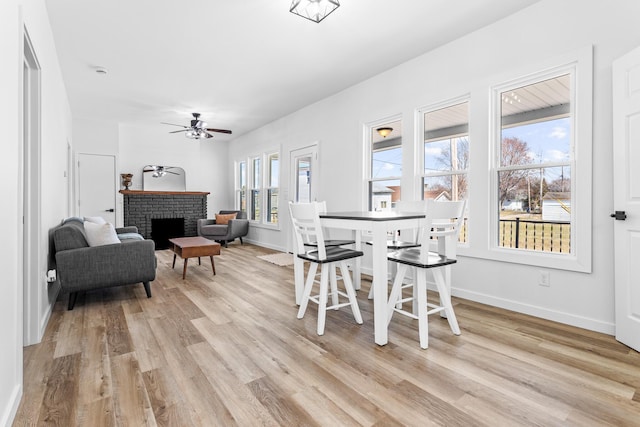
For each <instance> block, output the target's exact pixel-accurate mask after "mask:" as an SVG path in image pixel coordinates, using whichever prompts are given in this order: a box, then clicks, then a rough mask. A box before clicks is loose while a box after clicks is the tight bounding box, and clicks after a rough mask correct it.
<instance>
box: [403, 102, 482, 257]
mask: <svg viewBox="0 0 640 427" xmlns="http://www.w3.org/2000/svg"><path fill="white" fill-rule="evenodd" d="M463 103H466V104H467V110H468V111H467V127H468V129H467V133H466V135H467V138H468V139H469V165H468V168H467V169H464V170H462V169H457V170H455V171H453V170H450V171H444V170H443V171H437V172H432V173H426V172H425V164H424V157H425V152H424V145H425V140H424V136H425V126H424V116H425V114H428V113H430V112H433V111H438V110H442V109H444V108H447V107H452V106H454V105H458V104H463ZM415 122H416V126H417V129H418V132H417V146H416V152H417V162H416V163H417V168H416V176H417V182H416V188H417V189H418V192H419V195H418V198H419V199H423V198H424V186H423V183H424V179H425V178H427V177H431V176H446V175H451V176H455V175H466V177H467V183H468V184H467V185H468V187H469V190H468V193H467V205H466V208H465V214H466V218H467V226H468V224H469V217H470V213H469V212H470V209H469V195H470V190H471V187H472V185H473V184H472V183H471V179H470V178H471V174H470V170H471V165H472V163H473V159H472V157H471V153H472V151H471V96H470V94H465V95H462V96H459V97H456V98H451V99H448V100H446V101H442V102H438V103H436V104H430V105H427V106H423V107H420V108H418V109H416V113H415ZM459 136H460V135H456V136H450V139H454V138H458V137H459ZM470 236H471V234H470V233H468V232H467V240H466V241H465V242H460V241H458V247H469V245H470Z"/></svg>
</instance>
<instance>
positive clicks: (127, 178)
mask: <svg viewBox="0 0 640 427" xmlns="http://www.w3.org/2000/svg"><path fill="white" fill-rule="evenodd" d="M120 176H121V177H122V185H124V189H125V190H128V189H129V187H130V186H131V178H133V174H132V173H121V174H120Z"/></svg>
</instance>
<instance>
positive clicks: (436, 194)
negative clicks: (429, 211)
mask: <svg viewBox="0 0 640 427" xmlns="http://www.w3.org/2000/svg"><path fill="white" fill-rule="evenodd" d="M429 199H434V200H443V199H446V200H451V195H450V194H449V192H448V191H447V190H425V191H424V200H429Z"/></svg>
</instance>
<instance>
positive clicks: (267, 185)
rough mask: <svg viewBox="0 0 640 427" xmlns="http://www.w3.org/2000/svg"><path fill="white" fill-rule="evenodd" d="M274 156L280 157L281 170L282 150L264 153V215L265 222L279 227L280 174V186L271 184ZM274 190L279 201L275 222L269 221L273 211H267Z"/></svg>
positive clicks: (279, 167) (279, 165)
mask: <svg viewBox="0 0 640 427" xmlns="http://www.w3.org/2000/svg"><path fill="white" fill-rule="evenodd" d="M273 156H277V159H278V172H279V171H280V169H282V168H281V166H282V156H281V155H280V151H269V152H266V153H264V165H263V167H262V170H263V171H264V172H265V173H264V184H263V187H264V196H263V200H262V203H263V206H264V208H263V211H264V215H263V218H262V220H263V222H264V224H265V225H267V226H272V227H277V226H278V224H279V223H280V176H278V186H273V187H272V186H271V177H272V176H273V171H272V170H271V159H272V157H273ZM273 190H276V191H277V192H278V193H277V194H278V203H277V206H276V208H277V211H276V215H277V216H276V221H275V222H271V221H269V217H270V216H271V212H270V211H267V208H268V207H269V206H270V198H271V193H272V192H273Z"/></svg>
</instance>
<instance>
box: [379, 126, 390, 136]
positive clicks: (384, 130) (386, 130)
mask: <svg viewBox="0 0 640 427" xmlns="http://www.w3.org/2000/svg"><path fill="white" fill-rule="evenodd" d="M376 132H378V133H379V134H380V136H381V137H383V138H386V137H388V136H389V134H390V133H391V132H393V128H390V127H381V128H378V129H376Z"/></svg>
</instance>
